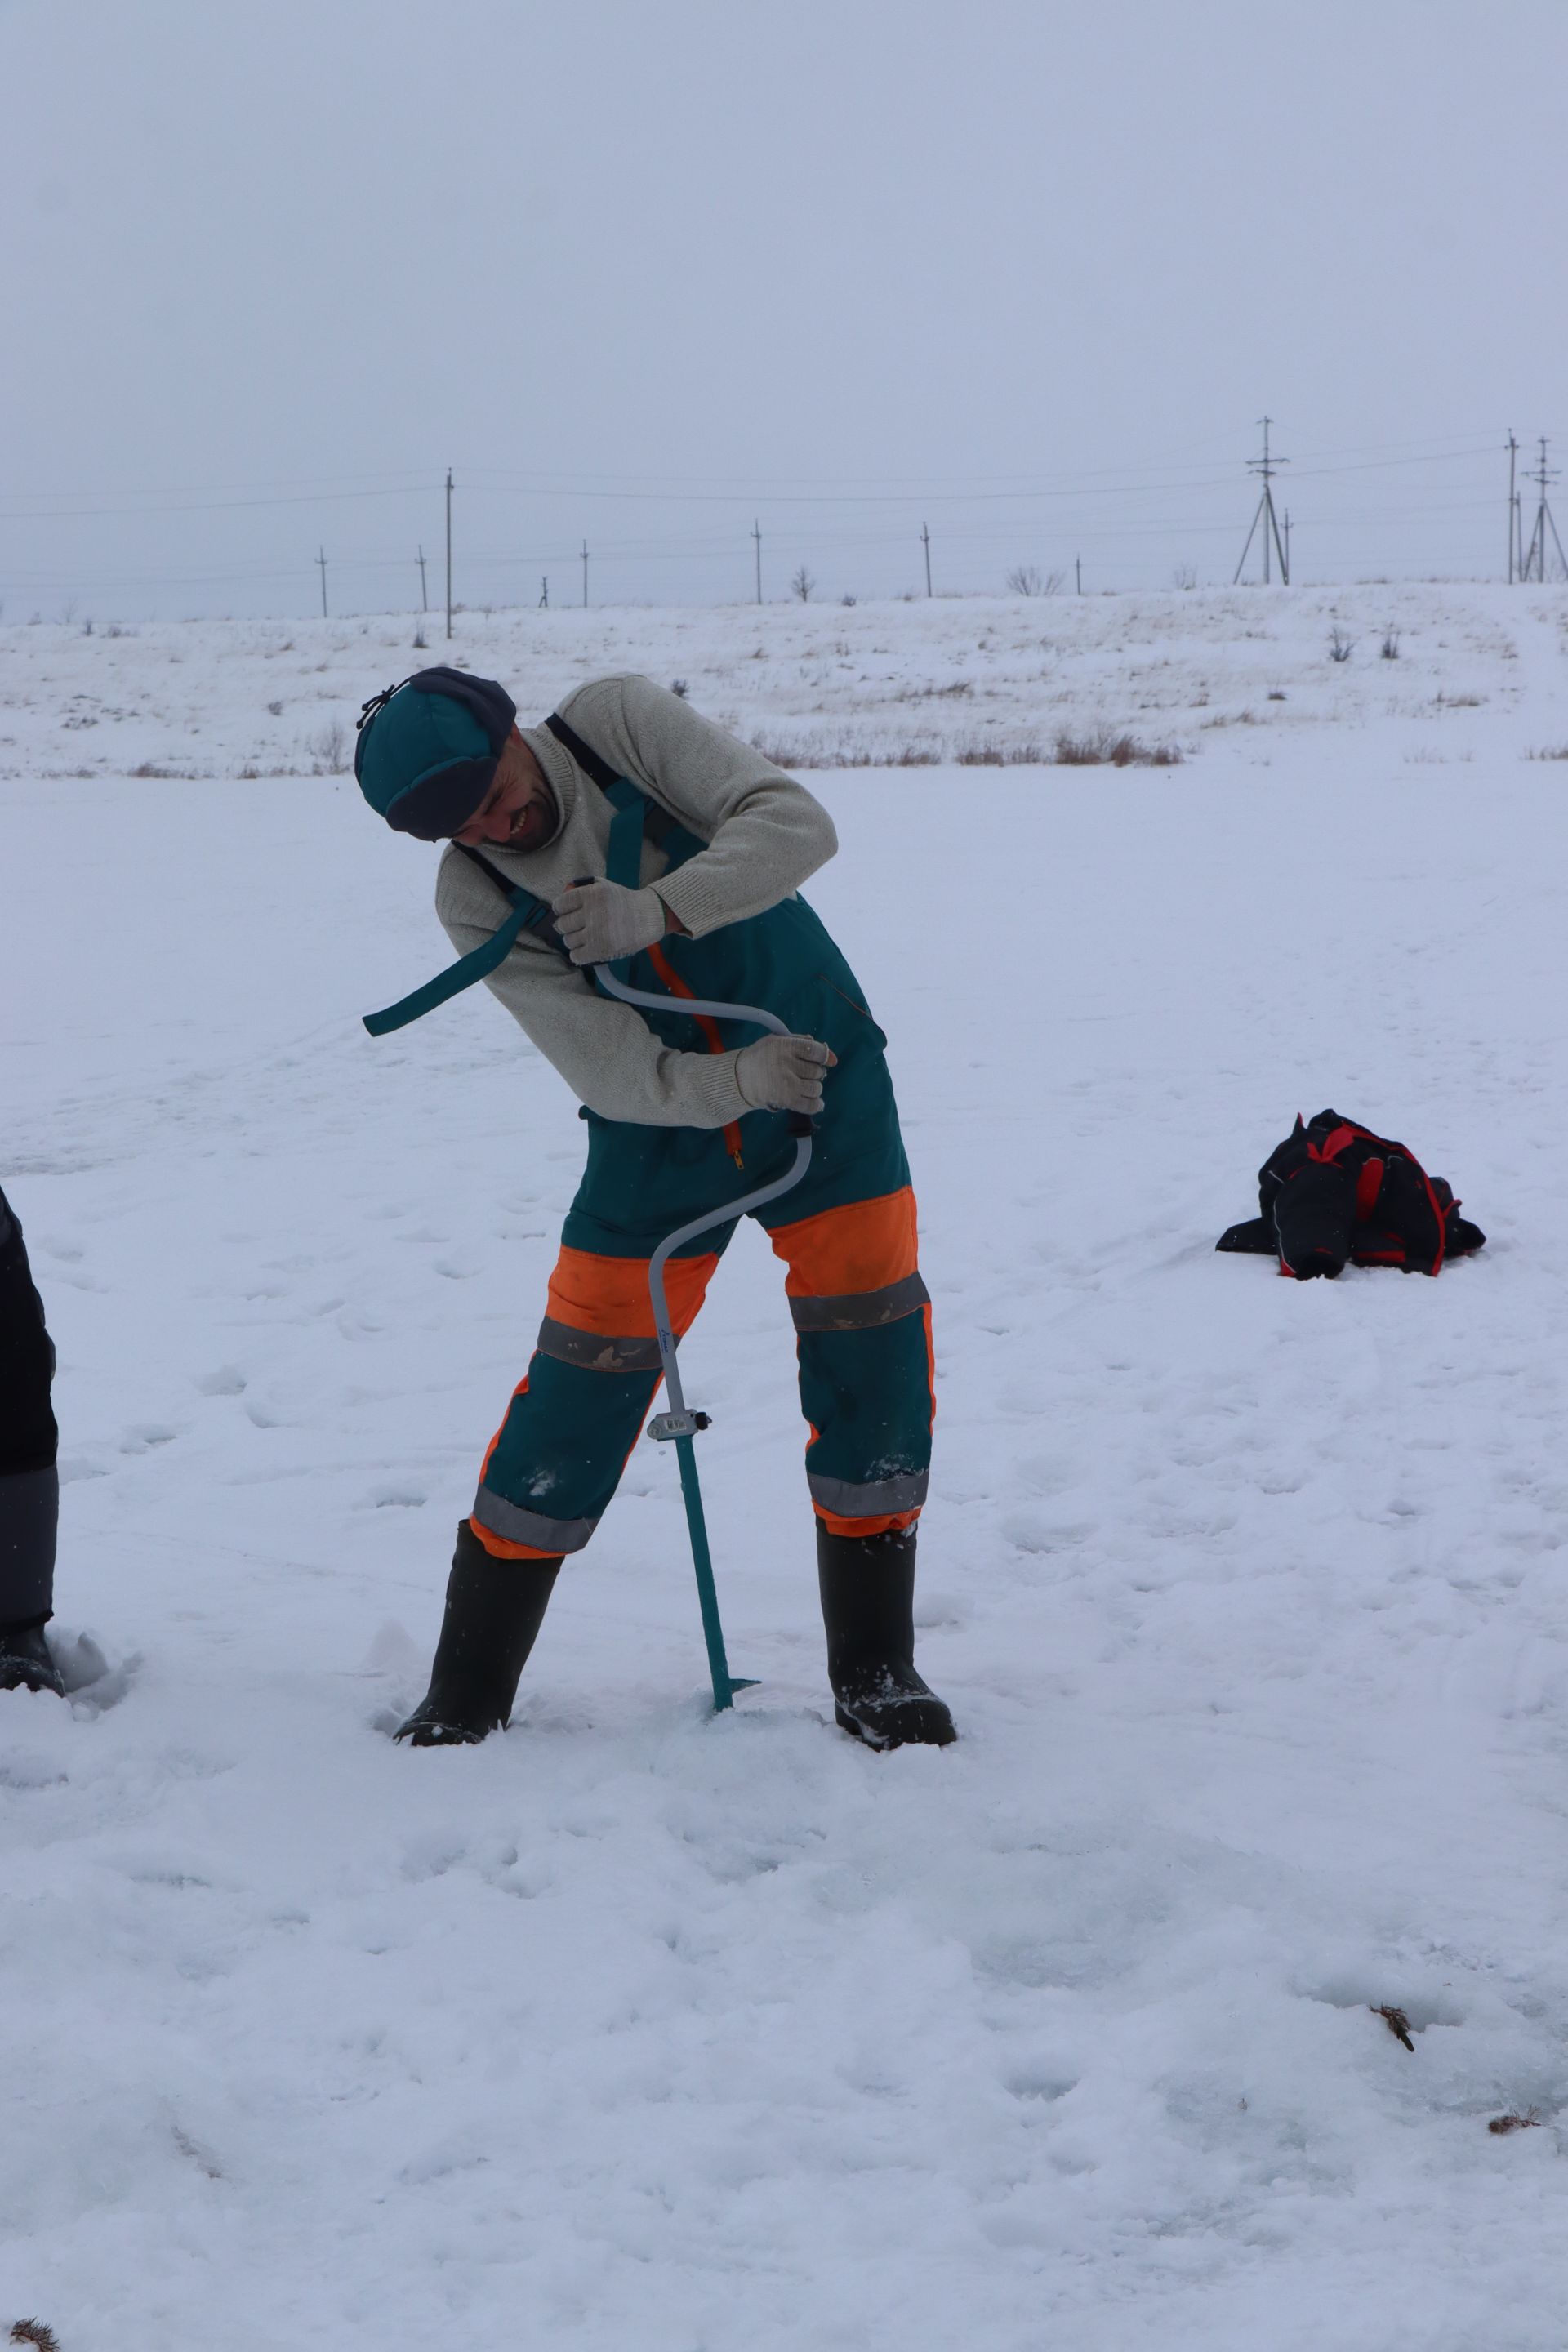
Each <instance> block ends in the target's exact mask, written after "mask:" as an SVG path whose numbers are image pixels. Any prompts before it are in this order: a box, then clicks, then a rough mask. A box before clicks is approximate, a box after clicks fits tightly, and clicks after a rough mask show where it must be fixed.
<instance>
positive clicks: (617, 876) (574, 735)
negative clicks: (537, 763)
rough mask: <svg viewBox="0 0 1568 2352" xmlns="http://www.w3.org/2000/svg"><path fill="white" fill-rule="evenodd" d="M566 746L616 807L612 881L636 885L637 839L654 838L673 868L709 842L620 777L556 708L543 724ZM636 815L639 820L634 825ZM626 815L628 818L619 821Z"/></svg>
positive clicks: (610, 868) (610, 869)
mask: <svg viewBox="0 0 1568 2352" xmlns="http://www.w3.org/2000/svg"><path fill="white" fill-rule="evenodd" d="M544 724H545V726H546V727H547V728H548V729H549V730H550V732H551V734H552V735H553V736H554V738H555V740H556V741H557V742H558V743H559V744H560V745H561V747H562V749H563V751H570V753H571V754H572V757H573V758H574V760H575V761H576V762H577V765H578V766H579V767H580V768H581V769H582V771H583V772H584V775H585V776H591V777H592V778H593V780H594V782H595V783H596V784H597V785H598V787H599V790H600V791H601V792H602V793H604V795H605V799H606V800H607V801H608V802H609V803H610V805H611V807H612V808H613V809H614V810H615V811H616V816H615V819H614V821H613V822H612V824H611V827H610V848H609V857H608V860H607V865H608V879H609V880H610V881H612V882H619V883H621V884H623V885H624V887H626V889H628V890H635V889H636V888H637V876H638V871H639V867H640V863H641V860H640V855H638V856H633V855H632V854H631V851H632V846H633V845H635V844H636V843H637V841H638V839H639V838H642V839H647V840H648V841H651V842H652V844H653V845H654V847H655V848H656V849H662V850H663V852H664V854H665V856H666V857H668V860H669V863H670V866H672V867H673V866H684V865H685V863H686V861H687V859H688V858H689V857H695V856H696V855H697V853H698V851H699V850H700V849H705V848H706V847H707V844H706V842H704V841H702V840H701V839H700V837H699V836H698V835H696V834H694V833H688V832H687V830H686V827H685V826H684V825H683V824H681V822H680V820H679V817H675V816H671V814H670V813H669V811H668V809H667V808H661V807H660V806H659V804H658V802H657V801H656V800H654V799H653V798H652V797H651V796H650V795H649V794H648V793H645V792H644V791H643V788H642V786H641V785H640V784H634V783H633V782H632V780H631V778H630V777H629V776H618V775H617V774H616V772H615V770H614V768H612V767H611V765H610V763H609V761H608V760H603V759H601V758H600V756H599V754H598V752H597V751H595V749H594V747H593V745H592V744H591V743H584V740H583V738H582V737H581V735H579V734H578V732H577V730H576V729H575V728H574V727H569V726H568V725H567V723H566V721H565V719H563V718H562V716H561V713H560V712H559V711H558V710H552V712H551V714H550V716H549V718H548V719H546V720H545V722H544ZM634 814H637V824H635V825H634V824H633V816H634ZM623 817H624V818H625V820H626V822H625V823H624V824H622V823H621V819H622V818H623Z"/></svg>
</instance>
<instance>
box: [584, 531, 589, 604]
mask: <svg viewBox="0 0 1568 2352" xmlns="http://www.w3.org/2000/svg"><path fill="white" fill-rule="evenodd" d="M587 609H588V542H587V541H586V540H584V541H583V610H584V613H585V612H586V611H587Z"/></svg>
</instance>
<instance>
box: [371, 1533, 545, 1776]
mask: <svg viewBox="0 0 1568 2352" xmlns="http://www.w3.org/2000/svg"><path fill="white" fill-rule="evenodd" d="M560 1571H561V1561H560V1559H559V1558H557V1559H494V1558H493V1557H492V1556H491V1554H490V1553H489V1552H488V1551H487V1550H486V1549H485V1548H484V1546H483V1544H482V1543H480V1541H479V1538H478V1537H477V1536H476V1535H475V1533H474V1531H473V1529H472V1528H471V1527H470V1526H469V1525H468V1521H467V1519H465V1520H464V1521H463V1523H462V1525H461V1526H460V1527H459V1528H458V1548H457V1549H456V1551H454V1553H453V1554H452V1573H451V1575H450V1576H449V1577H448V1578H447V1610H446V1614H445V1616H444V1617H443V1618H442V1620H441V1634H440V1639H439V1640H438V1641H437V1644H436V1658H435V1663H434V1664H433V1665H432V1666H431V1669H430V1687H429V1689H428V1690H427V1691H426V1694H425V1696H424V1697H423V1698H422V1699H421V1700H420V1702H419V1705H418V1706H416V1708H415V1710H414V1712H413V1714H412V1715H411V1716H410V1717H409V1718H408V1720H407V1722H406V1723H405V1724H404V1725H403V1726H402V1727H400V1729H399V1730H398V1732H397V1734H396V1737H397V1738H399V1739H406V1740H407V1742H408V1744H409V1746H410V1747H411V1748H465V1747H467V1748H471V1747H474V1746H477V1744H478V1743H479V1740H481V1739H484V1738H488V1737H489V1734H490V1733H491V1732H492V1731H503V1730H504V1729H505V1728H506V1726H507V1722H508V1720H509V1718H510V1715H511V1703H512V1701H513V1699H514V1698H515V1697H516V1696H517V1686H518V1684H519V1683H520V1681H521V1679H522V1670H523V1668H524V1666H525V1665H526V1664H528V1654H529V1652H530V1651H531V1649H532V1647H533V1644H534V1642H535V1640H536V1639H537V1638H538V1633H539V1629H540V1627H541V1625H542V1624H543V1622H544V1612H545V1610H546V1609H547V1608H548V1607H549V1605H550V1595H551V1593H552V1591H554V1588H555V1579H556V1577H557V1576H558V1575H559V1574H560Z"/></svg>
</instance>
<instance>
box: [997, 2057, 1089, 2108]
mask: <svg viewBox="0 0 1568 2352" xmlns="http://www.w3.org/2000/svg"><path fill="white" fill-rule="evenodd" d="M1005 2087H1006V2089H1007V2090H1008V2091H1010V2092H1011V2094H1012V2095H1013V2096H1014V2098H1016V2099H1040V2100H1044V2101H1047V2102H1049V2101H1050V2100H1053V2099H1065V2098H1066V2097H1067V2095H1068V2092H1069V2091H1075V2090H1076V2089H1077V2088H1078V2084H1077V2081H1076V2079H1075V2078H1074V2077H1073V2076H1072V2075H1070V2074H1067V2075H1063V2074H1053V2073H1052V2072H1050V2070H1049V2069H1047V2070H1044V2071H1042V2072H1038V2073H1037V2072H1036V2071H1035V2069H1033V2068H1032V2067H1027V2066H1026V2067H1022V2068H1020V2069H1019V2070H1018V2071H1017V2072H1016V2073H1015V2074H1009V2075H1008V2076H1007V2078H1006V2084H1005Z"/></svg>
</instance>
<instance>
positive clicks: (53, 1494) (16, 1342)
mask: <svg viewBox="0 0 1568 2352" xmlns="http://www.w3.org/2000/svg"><path fill="white" fill-rule="evenodd" d="M54 1370H55V1351H54V1348H53V1346H52V1344H51V1342H50V1339H49V1335H48V1332H47V1329H46V1328H45V1325H44V1309H43V1303H42V1301H41V1300H40V1298H39V1297H38V1294H37V1290H35V1288H34V1287H33V1277H32V1272H31V1269H30V1268H29V1266H28V1265H27V1252H26V1244H24V1242H23V1239H22V1228H21V1225H20V1223H18V1222H17V1219H16V1213H15V1212H14V1211H13V1209H12V1208H11V1205H10V1203H9V1202H8V1201H7V1200H6V1198H5V1193H4V1192H0V1690H50V1691H56V1692H58V1691H59V1689H60V1687H61V1684H60V1678H59V1675H58V1670H57V1669H56V1666H55V1664H54V1661H53V1660H52V1658H51V1657H50V1656H49V1653H48V1648H47V1643H45V1641H44V1637H43V1630H42V1629H43V1627H44V1626H45V1625H46V1624H47V1622H48V1620H49V1618H50V1616H51V1615H52V1614H53V1612H54V1591H55V1534H56V1528H57V1526H58V1518H59V1473H58V1470H57V1468H56V1466H55V1456H56V1454H57V1451H58V1444H59V1432H58V1429H57V1427H56V1425H55V1416H54V1412H53V1409H52V1407H51V1405H50V1402H49V1384H50V1382H51V1381H52V1380H53V1378H54Z"/></svg>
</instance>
